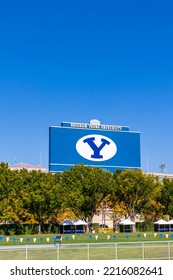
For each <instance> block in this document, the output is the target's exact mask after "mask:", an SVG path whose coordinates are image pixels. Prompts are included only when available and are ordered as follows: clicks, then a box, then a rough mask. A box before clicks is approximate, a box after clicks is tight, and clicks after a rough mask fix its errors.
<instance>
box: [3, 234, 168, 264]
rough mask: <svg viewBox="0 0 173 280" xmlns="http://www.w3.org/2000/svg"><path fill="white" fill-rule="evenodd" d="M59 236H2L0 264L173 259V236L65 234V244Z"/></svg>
mask: <svg viewBox="0 0 173 280" xmlns="http://www.w3.org/2000/svg"><path fill="white" fill-rule="evenodd" d="M57 235H58V234H57ZM55 236H56V234H43V235H26V236H0V260H26V259H27V260H89V259H90V260H109V259H110V260H111V259H156V260H157V259H163V260H164V259H165V260H166V259H173V235H172V233H162V234H160V233H157V235H156V234H154V233H153V232H148V233H146V235H144V233H137V232H136V233H117V234H114V233H100V234H88V233H85V234H75V235H71V234H68V235H63V234H61V236H62V243H61V244H58V243H54V240H53V239H54V238H55ZM6 238H9V240H8V241H7V239H6ZM166 241H167V242H166ZM19 245H20V246H19ZM26 245H28V246H26ZM30 245H36V246H30ZM42 245H43V246H42ZM4 246H5V247H4Z"/></svg>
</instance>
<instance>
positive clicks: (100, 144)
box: [49, 119, 141, 172]
mask: <svg viewBox="0 0 173 280" xmlns="http://www.w3.org/2000/svg"><path fill="white" fill-rule="evenodd" d="M140 162H141V160H140V133H139V132H136V131H130V130H129V127H127V126H117V125H104V124H101V123H100V122H99V121H98V120H95V119H94V120H91V121H90V122H89V123H75V122H63V123H61V126H51V127H50V128H49V171H50V172H62V171H63V170H68V169H70V168H71V167H72V166H74V165H76V164H84V165H86V166H93V167H100V168H103V169H106V170H109V171H110V172H115V170H116V169H120V170H124V169H138V168H140V167H141V163H140Z"/></svg>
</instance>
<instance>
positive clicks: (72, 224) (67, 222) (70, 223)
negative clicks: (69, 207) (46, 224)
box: [60, 219, 74, 226]
mask: <svg viewBox="0 0 173 280" xmlns="http://www.w3.org/2000/svg"><path fill="white" fill-rule="evenodd" d="M60 226H74V222H73V221H71V220H68V219H66V220H64V221H63V222H61V223H60Z"/></svg>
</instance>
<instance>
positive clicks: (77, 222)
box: [74, 219, 88, 226]
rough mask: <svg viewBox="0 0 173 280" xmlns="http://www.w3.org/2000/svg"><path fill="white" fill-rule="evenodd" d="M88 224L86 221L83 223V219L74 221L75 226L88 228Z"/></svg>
mask: <svg viewBox="0 0 173 280" xmlns="http://www.w3.org/2000/svg"><path fill="white" fill-rule="evenodd" d="M87 224H88V223H86V222H85V221H82V220H81V219H78V220H75V221H74V225H75V226H77V225H83V226H86V225H87Z"/></svg>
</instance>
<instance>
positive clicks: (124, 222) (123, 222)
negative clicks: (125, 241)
mask: <svg viewBox="0 0 173 280" xmlns="http://www.w3.org/2000/svg"><path fill="white" fill-rule="evenodd" d="M119 224H120V225H135V223H134V222H132V221H130V220H128V219H126V220H124V221H122V222H120V223H119Z"/></svg>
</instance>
